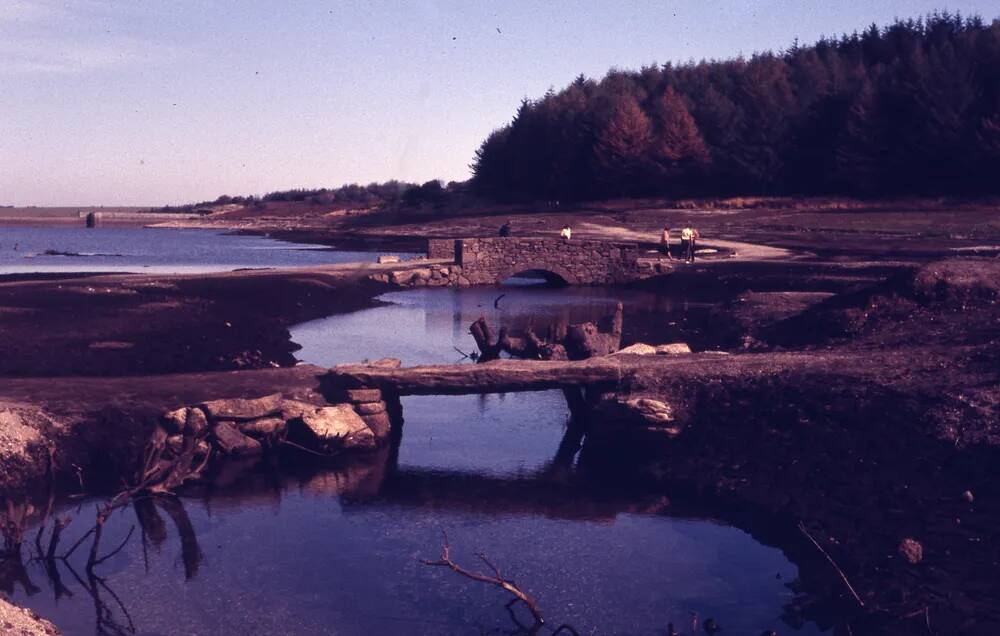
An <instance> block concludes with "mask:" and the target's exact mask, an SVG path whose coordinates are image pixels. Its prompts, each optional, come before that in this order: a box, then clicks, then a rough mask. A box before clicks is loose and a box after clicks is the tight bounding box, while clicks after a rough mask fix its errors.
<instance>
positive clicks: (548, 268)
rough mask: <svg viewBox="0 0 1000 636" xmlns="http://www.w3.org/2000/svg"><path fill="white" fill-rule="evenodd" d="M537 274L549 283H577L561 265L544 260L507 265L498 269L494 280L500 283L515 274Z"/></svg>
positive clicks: (573, 276) (571, 274) (578, 282)
mask: <svg viewBox="0 0 1000 636" xmlns="http://www.w3.org/2000/svg"><path fill="white" fill-rule="evenodd" d="M527 273H531V274H539V275H541V276H542V277H543V278H544V279H545V280H546V281H548V282H550V283H558V284H565V285H579V284H580V281H579V279H578V278H577V277H576V276H575V275H574V274H573V272H571V271H569V270H568V269H566V268H565V267H563V266H562V265H558V264H555V263H544V262H533V263H518V264H515V265H512V266H509V267H507V268H505V269H502V270H500V273H499V274H498V275H497V278H496V282H497V284H500V283H502V282H504V281H505V280H507V279H508V278H511V277H513V276H517V275H518V274H527Z"/></svg>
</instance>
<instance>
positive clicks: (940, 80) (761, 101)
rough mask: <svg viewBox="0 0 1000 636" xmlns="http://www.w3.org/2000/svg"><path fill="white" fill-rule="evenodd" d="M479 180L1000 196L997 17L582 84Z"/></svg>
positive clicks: (490, 144)
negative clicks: (987, 22)
mask: <svg viewBox="0 0 1000 636" xmlns="http://www.w3.org/2000/svg"><path fill="white" fill-rule="evenodd" d="M472 170H473V179H472V186H473V188H474V190H475V192H477V193H478V194H480V195H487V196H490V197H494V198H500V199H548V200H564V199H569V200H572V199H599V198H613V197H622V196H661V195H662V196H672V197H673V196H690V195H720V194H852V195H876V196H877V195H898V194H984V193H998V192H1000V19H998V20H995V21H994V22H993V23H992V24H989V25H987V24H985V23H984V22H983V20H982V19H980V18H978V17H972V18H963V17H962V16H959V15H952V14H948V13H937V14H933V15H930V16H928V17H927V18H924V19H915V20H906V21H897V22H895V23H894V24H892V25H890V26H887V27H884V28H879V27H877V26H875V25H872V26H870V27H868V28H867V29H866V30H864V31H863V32H861V33H853V34H850V35H844V36H842V37H840V38H824V39H822V40H820V41H819V42H817V43H816V44H814V45H812V46H800V45H799V44H798V43H797V42H796V43H794V44H792V46H791V47H789V48H788V50H786V51H784V52H781V53H777V54H776V53H771V52H766V53H759V54H756V55H753V56H752V57H751V58H749V59H744V58H742V57H740V58H736V59H731V60H724V61H701V62H697V63H694V62H692V63H686V64H665V65H662V66H655V65H654V66H648V67H644V68H642V69H640V70H638V71H621V70H612V71H611V72H609V73H608V74H607V75H606V76H605V77H604V78H603V79H602V80H600V81H595V80H591V79H587V78H585V77H583V76H582V75H581V76H580V77H578V78H576V80H574V81H573V82H572V83H571V84H570V85H569V86H567V87H566V88H564V89H562V90H561V91H558V92H556V91H554V90H550V91H549V92H548V93H546V94H545V95H544V96H543V97H541V98H540V99H536V100H527V99H526V100H524V101H523V102H522V103H521V105H520V107H519V108H518V110H517V113H516V114H515V116H514V118H513V120H512V121H511V122H510V123H509V124H507V125H505V126H503V127H501V128H499V129H497V130H495V131H494V132H493V133H492V134H490V135H489V137H488V138H487V139H486V140H485V141H484V142H483V143H482V145H481V147H480V148H479V150H478V151H477V152H476V156H475V160H474V163H473V165H472Z"/></svg>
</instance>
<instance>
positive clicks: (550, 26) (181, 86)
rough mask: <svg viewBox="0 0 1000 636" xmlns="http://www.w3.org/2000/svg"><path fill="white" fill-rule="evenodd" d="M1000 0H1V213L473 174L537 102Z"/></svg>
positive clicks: (992, 9) (992, 7)
mask: <svg viewBox="0 0 1000 636" xmlns="http://www.w3.org/2000/svg"><path fill="white" fill-rule="evenodd" d="M940 8H947V9H949V10H953V11H954V10H958V11H961V12H962V13H964V14H971V13H979V14H980V15H982V16H983V17H984V18H986V19H988V20H992V19H993V18H995V17H997V16H998V15H1000V3H998V1H997V0H989V1H986V0H949V1H948V3H947V4H944V0H928V1H922V0H910V1H904V0H863V1H862V0H837V1H835V2H830V1H829V0H759V1H756V2H753V1H735V0H733V1H728V0H727V1H722V0H714V1H713V0H678V1H667V0H664V1H661V2H641V1H626V0H616V1H611V0H609V1H607V2H521V1H517V2H515V1H512V0H505V1H500V0H497V1H495V2H490V3H487V2H472V1H462V0H456V1H443V0H421V1H416V2H403V1H402V0H400V1H397V2H380V1H369V2H306V1H302V2H288V3H279V2H251V1H246V0H239V1H236V0H233V1H224V0H219V1H217V2H208V1H194V0H189V1H184V0H178V1H176V2H174V1H171V2H167V1H152V0H150V1H149V2H141V1H139V0H135V1H132V0H118V1H116V2H110V1H106V0H105V1H98V0H75V1H65V2H57V1H54V0H0V205H2V204H15V205H96V204H105V205H147V204H156V205H159V204H166V203H182V202H187V201H193V200H203V199H210V198H215V197H216V196H217V195H219V194H223V193H227V194H249V193H263V192H267V191H271V190H276V189H286V188H293V187H320V186H333V185H339V184H341V183H345V182H352V181H358V182H369V181H382V180H386V179H390V178H398V179H404V180H409V181H424V180H427V179H431V178H443V179H445V180H446V181H447V180H452V179H455V180H461V179H465V178H467V177H468V174H469V171H468V164H469V163H470V161H471V160H472V157H473V153H474V152H475V149H476V148H477V147H478V145H479V143H480V142H481V141H482V139H483V138H484V137H485V136H486V135H487V134H488V133H489V132H490V130H492V129H493V128H495V127H497V126H499V125H501V124H503V123H504V122H506V121H507V120H509V118H510V117H511V115H512V114H513V112H514V110H515V108H516V107H517V104H518V102H519V101H520V99H521V98H522V97H525V96H528V97H537V96H540V95H541V94H542V93H544V92H545V90H546V89H547V88H549V87H550V86H554V87H556V88H559V87H562V86H564V85H566V84H567V83H569V82H570V81H571V80H572V79H573V77H575V76H576V75H578V74H580V73H583V74H585V75H587V76H589V77H601V76H603V75H604V74H605V73H606V72H607V70H608V69H609V68H611V67H619V68H637V67H639V66H641V65H643V64H649V63H652V62H659V63H662V62H666V61H684V60H689V59H700V58H713V57H714V58H720V57H731V56H735V55H738V54H740V53H743V54H750V53H752V52H754V51H758V50H763V49H781V48H784V47H787V46H788V44H789V43H790V42H791V41H792V40H793V38H796V37H798V38H799V40H800V41H801V42H803V43H808V42H812V41H814V40H815V39H817V38H818V37H819V36H821V35H824V34H826V35H833V34H839V33H841V32H844V31H853V30H855V29H860V28H863V27H864V26H866V25H868V24H870V23H872V22H876V23H878V24H886V23H889V22H891V21H892V20H893V18H895V17H897V16H898V17H914V16H918V15H923V14H926V13H928V12H930V11H932V10H935V9H940Z"/></svg>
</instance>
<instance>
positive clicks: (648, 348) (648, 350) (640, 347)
mask: <svg viewBox="0 0 1000 636" xmlns="http://www.w3.org/2000/svg"><path fill="white" fill-rule="evenodd" d="M656 349H657V348H656V347H654V346H653V345H648V344H645V343H643V342H637V343H635V344H633V345H629V346H627V347H625V348H624V349H619V350H618V351H616V352H614V353H612V354H611V355H613V356H617V355H619V354H629V353H630V354H632V355H637V356H652V355H656V353H657V351H656Z"/></svg>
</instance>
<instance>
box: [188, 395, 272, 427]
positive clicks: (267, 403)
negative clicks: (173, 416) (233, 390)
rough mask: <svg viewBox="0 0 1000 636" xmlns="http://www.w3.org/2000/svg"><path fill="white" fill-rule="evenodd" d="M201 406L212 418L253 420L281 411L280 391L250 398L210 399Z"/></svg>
mask: <svg viewBox="0 0 1000 636" xmlns="http://www.w3.org/2000/svg"><path fill="white" fill-rule="evenodd" d="M201 406H202V408H204V409H205V412H206V413H208V415H209V417H211V418H212V419H213V420H255V419H257V418H259V417H266V416H268V415H275V414H277V413H279V412H281V407H282V399H281V394H280V393H272V394H271V395H265V396H264V397H261V398H256V399H252V400H247V399H243V398H234V399H230V400H212V401H211V402H205V403H204V404H202V405H201Z"/></svg>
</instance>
